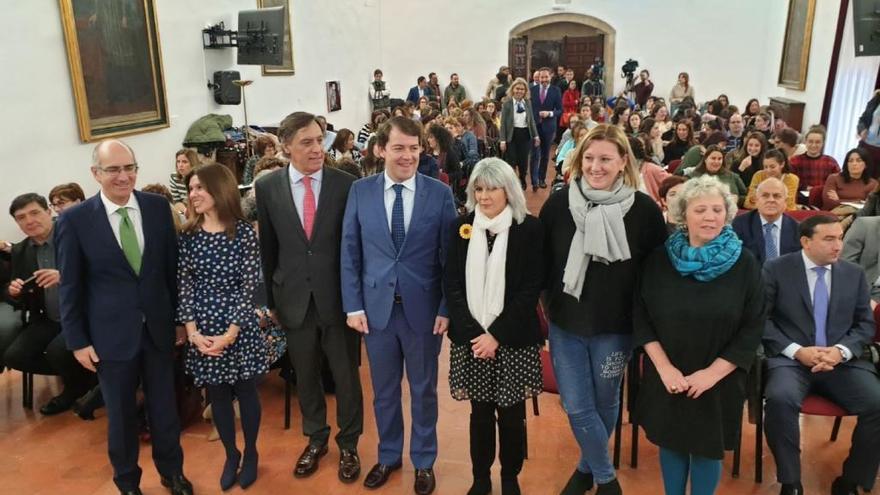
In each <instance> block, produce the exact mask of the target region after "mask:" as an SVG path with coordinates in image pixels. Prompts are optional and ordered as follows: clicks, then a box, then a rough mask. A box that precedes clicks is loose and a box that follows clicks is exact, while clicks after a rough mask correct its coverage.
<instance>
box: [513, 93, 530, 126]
mask: <svg viewBox="0 0 880 495" xmlns="http://www.w3.org/2000/svg"><path fill="white" fill-rule="evenodd" d="M518 105H522V106H523V110H525V108H526V105H528V103H527V102H526V100H524V99H523V100H513V127H516V128H520V129H523V128H526V127H528V124H527V123H526V115H527V113H526V112H517V111H516V107H517V106H518Z"/></svg>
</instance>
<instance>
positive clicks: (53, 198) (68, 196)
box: [49, 182, 86, 215]
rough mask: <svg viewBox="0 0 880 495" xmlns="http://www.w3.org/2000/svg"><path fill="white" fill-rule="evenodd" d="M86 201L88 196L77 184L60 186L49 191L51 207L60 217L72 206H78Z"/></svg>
mask: <svg viewBox="0 0 880 495" xmlns="http://www.w3.org/2000/svg"><path fill="white" fill-rule="evenodd" d="M85 200H86V195H85V193H84V192H83V190H82V187H80V186H79V184H77V183H76V182H71V183H69V184H60V185H57V186H55V187H53V188H52V190H51V191H49V205H50V206H52V209H53V210H55V213H56V214H58V215H60V214H61V212H62V211H64V210H66V209H68V208H70V207H71V206H75V205H78V204H79V203H82V202H83V201H85Z"/></svg>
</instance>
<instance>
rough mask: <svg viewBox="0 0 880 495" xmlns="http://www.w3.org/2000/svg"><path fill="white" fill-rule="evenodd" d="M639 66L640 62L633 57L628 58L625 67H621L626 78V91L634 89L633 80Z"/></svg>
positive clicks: (621, 73)
mask: <svg viewBox="0 0 880 495" xmlns="http://www.w3.org/2000/svg"><path fill="white" fill-rule="evenodd" d="M638 68H639V62H638V61H636V60H633V59H631V58H630V59H627V60H626V62H624V64H623V67H621V68H620V76H621V77H623V78H625V79H626V89H625V90H624V91H627V92H629V91H632V87H633V81H634V80H635V76H636V69H638Z"/></svg>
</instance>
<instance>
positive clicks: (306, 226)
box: [302, 176, 315, 240]
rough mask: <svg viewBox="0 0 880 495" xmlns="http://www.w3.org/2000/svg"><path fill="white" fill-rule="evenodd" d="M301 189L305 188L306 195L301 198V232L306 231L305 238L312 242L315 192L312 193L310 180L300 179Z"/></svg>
mask: <svg viewBox="0 0 880 495" xmlns="http://www.w3.org/2000/svg"><path fill="white" fill-rule="evenodd" d="M302 183H303V187H305V188H306V194H305V196H303V230H305V231H306V238H307V239H308V240H312V227H313V226H314V225H315V192H314V191H312V178H311V177H308V176H306V177H303V178H302Z"/></svg>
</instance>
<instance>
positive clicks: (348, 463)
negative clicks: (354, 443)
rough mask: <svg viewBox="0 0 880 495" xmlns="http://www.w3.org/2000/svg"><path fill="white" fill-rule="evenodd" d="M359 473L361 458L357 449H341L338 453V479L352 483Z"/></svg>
mask: <svg viewBox="0 0 880 495" xmlns="http://www.w3.org/2000/svg"><path fill="white" fill-rule="evenodd" d="M360 475H361V458H360V457H358V453H357V450H354V449H342V452H340V453H339V481H341V482H343V483H352V482H354V481H355V480H357V479H358V476H360Z"/></svg>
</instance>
